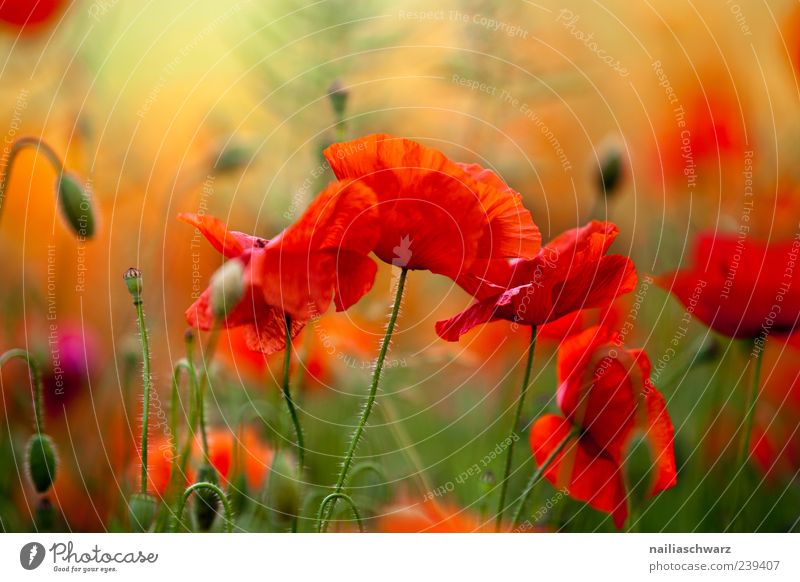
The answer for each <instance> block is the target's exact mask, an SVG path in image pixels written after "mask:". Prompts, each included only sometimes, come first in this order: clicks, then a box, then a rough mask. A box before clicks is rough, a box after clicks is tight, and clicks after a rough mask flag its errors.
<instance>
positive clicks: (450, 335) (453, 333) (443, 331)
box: [436, 287, 526, 342]
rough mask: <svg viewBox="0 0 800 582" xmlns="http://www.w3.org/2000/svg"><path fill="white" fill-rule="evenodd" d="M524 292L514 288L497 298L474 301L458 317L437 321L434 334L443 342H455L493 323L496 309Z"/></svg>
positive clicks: (520, 288)
mask: <svg viewBox="0 0 800 582" xmlns="http://www.w3.org/2000/svg"><path fill="white" fill-rule="evenodd" d="M524 291H526V288H523V287H515V288H514V289H509V290H508V291H506V292H504V293H502V294H501V295H500V296H499V297H498V298H494V297H490V298H488V299H484V300H483V301H476V302H475V303H473V304H472V305H471V306H470V307H468V308H467V309H465V310H464V311H462V312H461V313H459V314H458V315H455V316H454V317H451V318H450V319H446V320H443V321H437V322H436V333H437V334H438V335H439V337H440V338H442V339H443V340H446V341H449V342H456V341H458V340H459V338H460V337H461V336H462V335H464V334H465V333H467V332H468V331H469V330H471V329H472V328H473V327H475V326H476V325H480V324H482V323H488V322H490V321H493V320H494V318H495V313H496V311H497V310H498V308H502V307H504V306H507V305H509V304H511V302H512V301H513V298H514V297H515V296H516V295H518V294H520V293H523V292H524Z"/></svg>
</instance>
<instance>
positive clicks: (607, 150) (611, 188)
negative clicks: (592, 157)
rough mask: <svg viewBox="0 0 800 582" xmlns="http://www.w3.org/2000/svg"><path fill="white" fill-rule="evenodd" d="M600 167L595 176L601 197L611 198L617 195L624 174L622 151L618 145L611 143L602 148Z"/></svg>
mask: <svg viewBox="0 0 800 582" xmlns="http://www.w3.org/2000/svg"><path fill="white" fill-rule="evenodd" d="M599 158H600V160H599V164H600V165H599V166H598V168H597V174H596V176H595V183H596V185H597V188H598V191H599V192H600V195H602V196H605V197H609V196H612V195H613V194H615V193H616V190H617V188H618V187H619V185H620V182H622V176H623V173H624V167H623V160H622V150H621V148H620V146H619V144H618V143H616V142H614V143H612V142H609V143H608V144H606V145H605V146H603V147H601V151H600V154H599Z"/></svg>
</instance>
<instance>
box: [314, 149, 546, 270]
mask: <svg viewBox="0 0 800 582" xmlns="http://www.w3.org/2000/svg"><path fill="white" fill-rule="evenodd" d="M325 157H326V158H327V159H328V161H329V162H330V165H331V168H332V169H333V171H334V173H335V174H336V176H337V177H338V178H339V179H347V178H349V179H355V180H358V181H359V182H360V183H363V184H366V185H367V186H369V187H370V188H371V189H372V190H374V191H375V194H376V196H377V198H378V210H379V212H380V220H381V236H380V239H379V240H378V244H377V246H376V248H375V254H376V255H377V256H378V257H379V258H380V259H382V260H383V261H385V262H387V263H390V264H393V265H398V266H402V267H406V268H409V269H426V270H429V271H432V272H434V273H438V274H440V275H445V276H448V277H451V278H453V279H455V278H456V277H457V276H459V275H461V274H463V273H465V272H468V271H469V270H470V268H471V267H472V265H473V263H474V262H475V261H476V260H477V259H498V258H512V257H526V258H529V257H533V256H534V255H535V254H536V252H537V251H538V250H539V247H540V244H541V235H540V233H539V229H538V228H537V227H536V225H535V224H534V223H533V219H532V218H531V215H530V213H529V212H528V211H527V210H526V209H525V207H524V206H523V205H522V197H521V196H520V195H519V193H517V192H515V191H514V190H512V189H511V188H509V187H508V186H507V185H506V184H505V183H504V182H503V181H502V180H501V179H500V178H499V177H498V176H497V175H496V174H494V173H492V172H491V171H489V170H485V169H483V168H481V167H480V166H478V165H476V164H469V165H468V164H459V163H456V162H453V161H451V160H449V159H448V158H447V157H446V156H445V155H444V154H443V153H441V152H440V151H438V150H436V149H433V148H430V147H426V146H423V145H421V144H419V143H416V142H414V141H411V140H408V139H403V138H399V137H393V136H390V135H385V134H376V135H369V136H366V137H363V138H360V139H357V140H354V141H350V142H346V143H339V144H334V145H332V146H330V147H329V148H328V149H326V150H325Z"/></svg>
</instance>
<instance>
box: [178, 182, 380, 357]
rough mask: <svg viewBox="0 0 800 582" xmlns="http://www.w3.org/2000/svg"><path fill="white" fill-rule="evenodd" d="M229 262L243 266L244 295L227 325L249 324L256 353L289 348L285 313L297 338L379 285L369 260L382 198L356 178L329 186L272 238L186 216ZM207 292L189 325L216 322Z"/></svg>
mask: <svg viewBox="0 0 800 582" xmlns="http://www.w3.org/2000/svg"><path fill="white" fill-rule="evenodd" d="M178 218H179V219H180V220H182V221H184V222H187V223H189V224H191V225H193V226H195V227H197V228H198V229H199V230H200V232H202V233H203V235H204V236H205V237H206V238H207V239H208V240H209V242H210V243H211V244H212V245H213V246H214V248H216V249H217V250H218V251H219V252H221V253H222V254H223V255H224V256H225V257H226V258H228V259H230V260H238V261H241V262H242V264H243V265H244V289H245V292H244V296H243V299H242V300H241V301H240V302H239V303H238V304H237V305H236V307H234V308H233V309H232V310H231V311H230V312H229V313H228V314H227V316H226V318H225V320H224V321H223V322H221V324H222V326H223V327H226V328H232V327H239V326H246V328H247V344H248V346H249V347H250V349H253V350H258V351H261V352H264V353H267V354H270V353H273V352H276V351H279V350H282V349H283V348H284V347H285V345H286V338H285V333H286V332H285V316H287V315H288V316H289V317H290V318H291V333H292V337H294V336H295V335H297V334H298V333H299V332H300V330H301V329H302V328H303V326H304V325H305V324H306V323H307V322H308V321H309V320H310V319H311V318H313V317H316V316H318V315H321V314H322V313H324V312H325V311H327V309H328V307H329V306H330V303H331V301H333V303H334V304H335V306H336V309H337V310H338V311H343V310H345V309H347V308H348V307H350V306H351V305H353V304H354V303H355V302H356V301H358V300H359V299H360V298H361V297H362V296H363V295H364V294H365V293H366V292H367V291H369V290H370V288H371V287H372V283H373V281H374V278H375V272H376V269H377V265H376V264H375V262H374V261H373V260H372V259H370V258H368V257H367V255H368V254H369V253H370V251H371V250H372V249H373V247H374V246H375V242H376V241H377V238H378V228H377V212H376V210H375V196H374V194H373V192H372V191H371V190H369V188H367V187H365V186H364V185H362V184H358V183H355V182H352V181H342V182H336V183H333V184H331V185H330V186H328V187H327V188H326V189H325V190H324V191H323V192H322V193H321V194H320V195H319V196H318V197H317V198H316V199H315V200H314V201H313V202H312V203H311V206H309V208H308V209H307V210H306V212H305V213H304V214H303V215H302V216H301V217H300V218H299V219H298V220H297V222H295V223H294V224H292V225H291V226H289V227H288V228H287V229H286V230H284V231H283V232H281V233H280V234H279V235H278V236H276V237H275V238H273V239H271V240H269V241H268V240H265V239H261V238H258V237H254V236H250V235H247V234H243V233H241V232H235V231H234V232H228V231H227V230H226V229H225V226H224V225H223V223H222V222H221V221H220V220H218V219H216V218H214V217H211V216H205V215H199V214H181V215H180V216H179V217H178ZM210 299H211V293H210V290H209V289H206V290H205V291H204V292H203V293H202V294H201V296H200V297H199V298H198V299H197V301H195V302H194V303H193V304H192V305H191V306H190V307H189V309H188V310H187V311H186V319H187V321H188V322H189V325H191V326H196V327H198V328H200V329H201V330H210V329H211V328H212V327H213V325H214V316H213V313H212V310H211V301H210Z"/></svg>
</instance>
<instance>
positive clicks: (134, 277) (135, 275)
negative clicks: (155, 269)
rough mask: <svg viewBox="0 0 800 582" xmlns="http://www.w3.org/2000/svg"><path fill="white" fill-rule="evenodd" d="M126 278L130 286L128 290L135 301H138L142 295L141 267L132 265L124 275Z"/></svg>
mask: <svg viewBox="0 0 800 582" xmlns="http://www.w3.org/2000/svg"><path fill="white" fill-rule="evenodd" d="M122 278H123V279H124V280H125V285H127V286H128V292H129V293H130V294H131V297H133V299H134V301H138V300H139V299H140V298H141V296H142V273H141V271H139V269H135V268H134V267H131V268H130V269H128V270H127V271H125V274H124V275H122Z"/></svg>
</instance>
